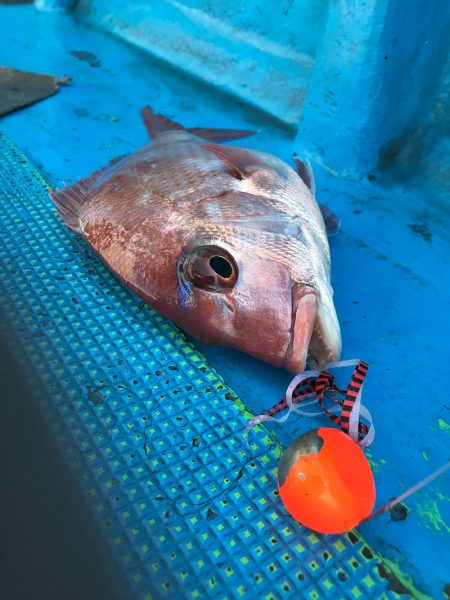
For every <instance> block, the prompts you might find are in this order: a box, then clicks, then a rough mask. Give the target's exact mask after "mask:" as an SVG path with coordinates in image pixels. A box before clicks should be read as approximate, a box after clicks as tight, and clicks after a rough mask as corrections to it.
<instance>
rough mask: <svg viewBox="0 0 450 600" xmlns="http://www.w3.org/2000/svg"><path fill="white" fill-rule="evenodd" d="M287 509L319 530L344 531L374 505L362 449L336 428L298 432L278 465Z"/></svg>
mask: <svg viewBox="0 0 450 600" xmlns="http://www.w3.org/2000/svg"><path fill="white" fill-rule="evenodd" d="M278 489H279V492H280V496H281V500H282V502H283V504H284V506H285V508H286V510H287V511H288V512H289V513H290V514H291V515H292V516H293V517H294V519H296V520H297V521H299V522H300V523H301V524H302V525H305V526H306V527H309V528H310V529H312V530H314V531H317V532H319V533H329V534H337V533H344V532H345V531H348V530H349V529H352V528H353V527H355V526H356V525H359V523H361V521H362V520H363V519H365V518H366V517H368V516H369V514H370V513H371V511H372V509H373V506H374V504H375V483H374V480H373V474H372V470H371V468H370V465H369V463H368V461H367V459H366V457H365V456H364V454H363V451H362V450H361V448H360V447H359V446H358V444H356V442H354V441H353V440H352V439H351V438H350V437H349V436H348V435H347V434H345V433H343V432H342V431H340V430H338V429H332V428H329V427H321V428H320V429H314V430H312V431H309V432H308V433H305V434H303V435H301V436H300V437H298V438H297V439H296V440H295V441H294V442H293V443H292V444H291V445H290V446H289V447H288V448H287V450H286V451H285V453H284V455H283V456H282V458H281V460H280V464H279V466H278Z"/></svg>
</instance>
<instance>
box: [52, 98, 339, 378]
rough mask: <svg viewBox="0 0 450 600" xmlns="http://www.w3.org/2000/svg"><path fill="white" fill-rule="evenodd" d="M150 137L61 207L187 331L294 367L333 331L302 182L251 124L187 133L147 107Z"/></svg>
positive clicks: (330, 349)
mask: <svg viewBox="0 0 450 600" xmlns="http://www.w3.org/2000/svg"><path fill="white" fill-rule="evenodd" d="M143 117H144V122H145V124H146V126H147V129H148V130H149V133H150V134H151V135H152V136H153V140H152V141H151V142H150V143H149V144H147V145H145V146H144V147H143V148H141V149H140V150H138V151H136V152H134V153H133V154H130V155H127V156H124V157H121V158H117V159H114V160H113V161H112V162H111V163H110V164H109V165H108V166H106V167H104V168H103V169H100V170H99V171H97V172H95V173H94V174H93V175H91V176H90V177H89V178H87V179H84V180H80V181H79V182H78V183H75V184H74V185H72V186H71V187H67V188H65V189H57V190H55V191H50V196H51V198H52V200H53V202H54V204H55V206H56V209H57V212H58V214H59V215H60V216H61V217H62V218H63V220H64V221H65V223H66V224H67V225H68V226H69V227H70V228H71V229H73V230H75V231H77V232H79V233H81V234H82V235H83V236H84V238H85V239H86V241H87V242H88V243H89V244H90V245H91V246H92V248H93V249H94V250H95V252H96V253H97V254H98V255H99V256H100V257H101V258H102V260H103V261H104V262H105V263H106V264H107V266H108V267H109V268H110V269H111V270H112V271H113V273H114V274H115V275H116V276H117V277H119V278H120V279H121V280H122V281H123V282H124V283H125V285H126V286H128V287H129V288H130V289H132V290H133V291H134V292H135V293H136V294H137V295H138V296H140V297H141V298H142V299H143V300H144V301H145V302H147V303H148V304H149V305H151V306H152V307H153V308H154V309H155V310H157V311H159V312H160V313H162V314H163V315H165V316H166V317H167V318H169V319H171V320H173V321H174V322H175V323H176V324H178V325H179V326H180V327H181V328H182V329H184V330H185V331H186V332H188V333H190V334H191V335H192V336H194V337H195V338H197V339H199V340H201V341H203V342H207V343H210V344H220V345H227V346H232V347H234V348H237V349H239V350H241V351H243V352H246V353H248V354H250V355H252V356H254V357H256V358H258V359H261V360H263V361H266V362H268V363H270V364H272V365H275V366H279V367H284V368H286V369H288V370H289V371H293V372H301V371H303V370H304V368H305V365H306V362H307V361H308V363H309V364H311V365H313V366H319V365H322V364H324V363H327V362H331V361H334V360H337V359H338V358H339V356H340V350H341V337H340V330H339V324H338V320H337V316H336V312H335V309H334V304H333V291H332V288H331V285H330V252H329V246H328V240H327V236H326V231H325V226H324V221H323V218H322V216H321V213H320V210H319V207H318V205H317V203H316V201H315V199H314V196H313V194H312V192H311V190H310V189H309V187H308V186H307V185H306V184H305V183H304V181H303V180H302V179H301V178H300V177H299V176H298V174H297V173H296V172H295V171H294V170H293V169H292V168H291V167H289V166H288V165H287V164H286V163H284V162H283V161H281V160H279V159H278V158H276V157H275V156H272V155H270V154H267V153H265V152H259V151H256V150H249V149H245V148H241V147H235V146H220V145H219V144H217V143H216V142H217V141H219V140H226V141H228V140H231V139H236V138H240V137H244V136H246V135H250V134H251V133H252V132H249V131H236V130H211V129H200V128H196V129H194V130H187V129H184V128H183V127H182V126H181V125H179V124H178V123H174V122H173V121H170V120H169V119H167V118H165V117H163V116H162V115H156V114H155V113H154V112H153V111H152V110H151V109H150V108H148V107H146V108H145V109H144V110H143Z"/></svg>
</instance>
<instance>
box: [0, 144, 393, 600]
mask: <svg viewBox="0 0 450 600" xmlns="http://www.w3.org/2000/svg"><path fill="white" fill-rule="evenodd" d="M46 190H47V184H46V182H45V180H44V179H43V178H42V176H41V175H40V174H39V172H38V171H37V170H36V169H35V168H34V167H33V166H32V165H31V164H30V163H29V162H28V160H27V159H26V157H25V156H24V155H23V154H22V153H21V152H20V151H19V150H18V149H17V148H16V147H15V146H14V145H13V144H12V143H11V142H10V141H8V139H7V138H6V137H4V136H2V135H1V134H0V201H1V209H2V215H3V216H2V225H1V229H2V235H1V246H0V259H1V270H2V276H1V286H2V290H1V301H2V308H3V310H4V311H5V313H6V315H7V317H8V322H9V326H10V327H12V328H13V331H14V335H15V337H16V339H17V341H18V342H19V344H20V347H21V351H22V353H23V356H25V357H26V361H27V363H28V364H30V365H31V366H32V367H33V370H34V373H35V374H36V376H37V377H38V378H39V380H40V382H41V384H43V385H44V386H45V389H46V390H47V392H48V394H47V395H46V396H45V398H46V400H43V401H42V410H43V412H44V413H45V414H46V416H47V418H48V420H49V422H50V424H51V428H52V431H53V432H54V435H55V437H56V439H57V440H58V441H59V443H60V446H61V449H62V452H63V453H64V455H65V457H66V459H67V461H68V463H69V465H70V467H71V468H72V469H73V471H74V472H75V474H76V476H77V479H78V480H79V482H80V485H81V487H82V489H83V491H84V494H85V497H86V501H87V503H88V505H89V507H90V508H91V510H92V512H93V513H94V514H95V515H96V518H97V520H98V521H99V523H100V524H101V527H102V531H103V532H104V536H105V539H106V540H107V542H108V544H109V546H110V547H111V548H112V550H113V552H114V555H115V556H116V557H117V560H118V563H119V564H120V565H121V570H122V571H123V573H124V575H125V576H126V579H127V582H128V585H129V587H130V590H131V592H132V595H133V596H136V597H139V598H144V599H146V600H147V599H150V598H160V597H167V598H180V597H183V598H209V597H214V598H240V597H255V596H257V597H259V598H267V599H269V598H274V599H275V598H284V597H286V598H299V597H300V596H301V597H304V598H311V599H318V598H323V597H330V598H331V597H333V598H337V597H339V598H359V597H361V596H366V597H367V596H370V597H373V598H390V597H395V598H398V597H399V596H398V595H397V594H394V593H393V592H392V591H389V590H388V585H389V581H388V580H387V579H386V578H385V577H382V576H381V575H380V571H379V568H380V567H379V565H380V559H379V557H377V556H374V554H373V553H372V551H371V550H370V548H369V547H368V546H367V545H366V544H365V542H364V540H363V539H362V538H361V537H360V536H359V535H358V534H357V533H356V532H351V533H349V534H347V535H343V536H320V535H316V534H314V533H312V532H310V531H308V530H306V529H304V528H302V527H301V526H300V525H298V524H296V523H295V522H294V521H293V520H292V519H291V518H290V517H289V516H288V515H287V514H286V513H285V511H284V510H283V507H282V505H281V503H280V501H279V498H278V492H277V489H276V467H277V462H278V459H279V457H280V455H281V451H282V450H281V448H280V446H279V445H278V444H277V443H276V441H275V440H274V439H273V438H272V437H271V436H270V435H269V433H268V432H267V431H266V430H265V429H264V428H256V429H255V430H254V432H252V435H251V449H250V450H247V449H246V447H245V445H244V442H243V439H242V431H243V428H244V426H245V423H246V420H247V419H248V418H249V417H250V416H251V415H250V413H249V412H248V411H247V410H246V408H245V406H244V404H243V403H242V402H241V401H240V400H239V399H238V398H236V396H235V395H234V393H233V392H232V390H230V389H229V388H228V387H227V386H226V385H225V384H224V382H223V380H222V378H221V377H220V375H218V374H217V373H216V372H215V371H214V370H212V369H211V368H210V367H209V366H208V364H207V363H206V361H205V359H204V358H203V357H202V356H201V355H200V354H199V353H198V352H197V351H196V349H195V348H194V347H193V346H192V345H191V344H190V343H189V342H187V340H186V339H185V337H184V335H183V334H182V332H180V331H179V330H178V329H177V328H176V327H175V326H174V325H172V324H171V323H169V322H167V321H166V320H165V319H163V318H162V317H161V316H159V315H158V314H157V313H155V312H154V311H152V310H151V309H149V308H148V307H145V306H143V304H142V303H141V302H140V301H139V299H137V298H136V297H135V296H134V295H132V294H131V293H130V292H129V291H127V290H126V289H125V288H124V287H123V286H122V285H121V284H120V283H119V282H118V281H117V280H116V279H115V278H114V277H113V276H112V275H111V274H110V273H109V272H108V270H107V269H106V268H105V267H104V266H103V265H102V264H101V263H100V261H99V260H98V258H97V257H96V256H95V255H94V254H93V253H92V252H91V250H90V249H89V248H88V247H87V245H86V244H85V243H84V241H83V240H82V239H81V238H80V236H77V235H75V234H73V232H70V231H69V230H67V229H66V228H65V227H64V225H63V224H62V222H60V221H59V219H58V218H57V216H56V214H55V213H54V211H53V207H52V205H51V202H50V201H49V199H48V196H47V191H46Z"/></svg>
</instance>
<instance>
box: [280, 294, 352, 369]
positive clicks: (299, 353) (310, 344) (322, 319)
mask: <svg viewBox="0 0 450 600" xmlns="http://www.w3.org/2000/svg"><path fill="white" fill-rule="evenodd" d="M341 345H342V344H341V333H340V327H339V322H338V320H337V316H336V312H335V309H334V304H333V302H332V291H331V289H330V295H329V296H328V294H327V293H325V298H322V294H321V293H320V292H319V291H318V290H317V289H316V288H315V287H313V286H310V285H306V284H295V285H294V286H293V288H292V323H291V336H290V343H289V347H288V349H287V352H286V360H285V363H284V367H285V369H287V370H288V371H291V372H293V373H301V372H303V371H304V370H305V367H306V364H307V363H308V364H309V366H311V367H312V368H314V369H318V368H321V367H322V366H323V365H325V364H327V363H331V362H335V361H337V360H339V358H340V355H341Z"/></svg>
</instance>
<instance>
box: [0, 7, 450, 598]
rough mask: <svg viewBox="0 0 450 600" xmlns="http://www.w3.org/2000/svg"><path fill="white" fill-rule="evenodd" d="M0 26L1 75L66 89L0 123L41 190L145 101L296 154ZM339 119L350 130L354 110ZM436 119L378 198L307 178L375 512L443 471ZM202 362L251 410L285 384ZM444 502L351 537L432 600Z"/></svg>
mask: <svg viewBox="0 0 450 600" xmlns="http://www.w3.org/2000/svg"><path fill="white" fill-rule="evenodd" d="M0 23H1V25H0V28H1V29H2V31H3V32H4V33H3V37H2V44H4V46H3V47H2V57H3V62H4V64H8V65H9V66H14V67H19V68H23V69H29V70H36V71H41V72H49V73H53V74H56V75H60V76H61V75H65V74H67V75H71V76H73V78H74V80H73V84H72V85H71V86H70V87H67V88H62V89H61V91H60V93H59V94H58V95H56V96H55V97H53V98H50V99H48V100H46V101H45V102H42V103H40V104H37V105H35V106H33V107H30V108H29V109H26V110H23V111H21V112H18V113H16V114H13V115H10V116H8V117H6V118H3V119H2V121H1V129H2V130H3V131H5V133H7V134H8V135H9V136H10V137H12V138H13V139H14V140H15V141H16V142H17V143H18V144H19V145H20V146H21V147H22V148H24V149H25V151H26V152H27V153H28V154H29V155H30V156H31V157H32V159H33V160H34V161H35V162H36V163H37V164H38V166H39V167H40V168H41V169H42V170H43V171H44V173H45V174H46V175H47V176H48V177H49V178H50V179H51V181H52V182H55V183H59V182H60V181H61V180H70V179H74V178H77V177H79V176H83V175H87V174H89V173H90V172H91V171H92V170H94V169H95V168H97V167H99V166H101V165H103V164H105V163H106V162H107V161H108V160H109V159H110V158H112V157H113V156H116V155H120V154H123V153H124V152H127V151H130V150H134V149H135V148H137V147H138V146H139V145H141V144H143V143H144V142H145V141H146V135H145V131H144V129H143V127H142V126H141V123H140V121H139V110H140V108H141V107H142V106H143V105H144V104H146V103H150V104H153V105H154V106H155V108H156V109H157V110H158V111H161V112H165V113H166V114H168V115H169V116H173V117H175V118H176V119H177V120H179V121H181V122H183V123H184V124H186V125H187V126H194V125H206V126H207V125H211V124H213V125H215V126H223V127H225V126H228V127H230V126H235V127H248V126H249V124H251V125H252V126H254V127H256V128H258V129H259V130H260V133H259V135H258V136H255V138H253V139H250V140H249V141H248V145H249V146H252V147H257V148H261V149H264V150H268V151H271V152H272V153H274V154H276V155H278V156H280V157H282V158H284V159H285V160H290V155H291V153H292V151H293V149H294V147H295V148H297V149H299V147H298V141H297V143H296V144H294V139H293V136H292V135H289V134H288V133H285V132H283V131H282V130H278V129H276V128H275V127H273V126H271V125H269V124H267V122H265V121H264V120H262V119H261V118H260V117H258V116H257V115H255V114H252V112H251V111H248V110H246V109H245V108H243V107H241V106H239V105H238V104H236V103H233V102H231V101H230V100H228V99H226V98H224V97H220V96H217V95H215V94H214V93H213V92H211V91H210V90H209V89H208V88H203V87H201V86H193V84H192V83H191V82H189V81H185V80H183V79H182V78H180V76H179V75H178V74H173V73H171V72H170V71H169V70H168V69H167V68H163V67H162V66H161V65H160V64H158V63H156V62H154V61H152V60H150V59H148V58H147V57H146V56H145V55H143V54H141V53H140V52H138V51H136V50H134V49H133V48H131V47H129V46H125V45H123V44H121V43H119V42H117V41H116V40H114V39H111V38H109V37H108V36H105V35H103V34H101V33H97V32H95V31H92V30H86V29H83V28H81V26H80V25H76V24H75V23H73V21H71V20H69V19H68V18H64V17H60V16H57V15H45V14H42V13H37V12H35V11H34V10H33V9H32V8H31V7H1V19H0ZM19 23H20V28H19V25H18V24H19ZM19 32H20V33H19ZM73 50H84V51H89V52H92V53H94V54H95V55H96V57H97V59H98V60H99V61H100V66H91V63H90V62H89V61H80V60H79V59H78V58H76V57H75V56H74V55H72V54H70V51H73ZM91 62H94V64H95V61H91ZM446 82H448V77H447V79H445V78H443V79H441V83H440V85H439V86H438V88H437V90H436V94H437V96H436V97H437V103H436V104H435V105H436V106H437V104H438V103H440V104H441V105H442V104H443V103H445V102H446V100H447V99H448V94H447V89H448V88H447V87H446ZM318 102H319V99H318ZM320 102H322V103H323V102H324V100H323V98H322V99H321V100H320ZM317 111H318V112H317V114H319V112H320V105H319V106H318V107H317ZM324 111H325V108H324V110H323V112H324ZM353 112H354V113H355V118H358V108H357V106H355V107H354V110H353ZM440 114H441V113H439V112H436V113H435V114H434V117H433V118H434V119H435V121H434V122H435V123H436V124H437V125H439V131H440V136H441V137H439V138H435V139H436V147H435V150H434V151H435V152H436V153H437V158H435V159H434V160H433V161H432V160H431V156H432V155H431V154H430V155H425V156H422V159H421V160H422V162H420V161H419V162H418V163H417V164H418V165H419V167H420V169H421V173H422V174H423V175H422V176H420V174H418V173H417V169H418V168H419V167H417V166H416V163H415V164H414V166H413V167H411V169H412V170H414V173H413V174H411V176H410V177H409V174H408V165H407V164H406V165H403V168H402V169H400V170H399V172H401V174H402V180H399V179H396V178H395V175H396V171H395V170H394V171H393V172H391V175H390V179H389V185H386V187H381V186H380V185H378V183H377V182H376V181H368V180H367V179H366V178H364V179H356V180H353V181H350V180H345V179H339V178H335V177H333V176H332V175H331V174H330V173H329V171H327V170H326V169H321V168H320V167H317V173H316V175H317V181H318V199H319V200H320V201H322V202H325V203H327V204H329V205H330V206H331V207H332V208H333V210H335V211H336V212H337V213H338V214H339V216H340V217H341V219H342V222H343V227H342V232H341V234H340V235H339V236H338V237H336V238H333V239H332V241H331V249H332V260H333V283H334V288H335V294H336V305H337V310H338V314H339V317H340V320H341V324H342V330H343V339H344V352H343V354H344V356H345V357H353V356H359V357H361V358H363V359H365V360H366V361H368V362H369V363H370V365H371V369H370V372H369V378H368V382H367V389H366V394H365V403H366V404H367V405H368V407H369V408H370V410H371V412H372V414H373V416H374V419H375V423H376V425H377V439H376V442H375V444H374V446H373V448H372V450H371V453H370V454H371V456H372V459H373V463H374V469H375V477H376V483H377V487H378V498H379V502H380V503H381V502H385V501H387V500H388V499H389V498H391V497H392V496H394V495H396V494H397V493H399V492H401V491H403V490H404V489H406V488H407V487H408V486H409V485H412V484H413V483H415V482H416V481H417V479H419V478H421V477H423V476H425V475H426V474H428V473H429V472H430V471H431V470H433V469H434V468H436V467H438V466H439V465H440V464H441V463H443V462H444V461H445V460H446V459H448V423H449V421H450V416H449V408H448V401H447V399H446V397H445V393H446V390H445V386H444V377H443V373H447V374H448V351H447V337H448V330H447V328H446V325H447V322H448V309H449V295H448V286H447V280H448V268H447V256H448V241H449V240H448V238H449V234H448V216H447V210H448V191H447V190H445V189H444V188H443V187H439V185H438V184H439V183H446V182H445V178H444V176H443V172H442V170H441V169H440V167H439V164H440V161H441V160H442V149H443V148H444V149H445V148H446V147H448V146H446V144H447V142H446V139H445V137H444V134H445V133H447V134H448V123H447V129H445V127H443V124H445V123H446V121H445V117H442V116H439V115H440ZM305 118H306V113H305ZM430 118H431V116H430ZM311 122H313V121H311ZM328 126H329V123H327V122H324V124H323V128H324V130H322V129H321V127H320V126H319V125H318V124H317V126H316V128H312V129H311V132H310V135H311V138H312V137H313V135H314V134H316V135H317V136H322V139H323V150H324V152H325V151H326V152H330V153H334V154H336V148H338V149H339V152H340V155H341V156H342V159H341V160H342V162H344V157H346V156H347V157H349V160H351V159H352V157H353V156H354V147H353V146H352V145H351V144H350V142H348V144H347V143H346V144H343V143H339V144H338V143H337V141H336V140H334V138H332V139H330V138H329V137H328V136H327V135H325V132H326V131H327V128H328ZM428 143H429V144H430V143H431V142H428ZM307 149H308V148H307ZM319 158H320V157H319ZM321 162H324V163H325V164H327V162H326V161H323V160H321ZM327 166H328V165H327ZM432 166H434V171H432V170H431V167H432ZM405 177H408V184H407V185H406V184H405V183H404V181H405ZM446 203H447V206H446ZM203 350H204V352H205V354H206V356H207V358H208V359H209V360H210V362H211V363H212V364H213V365H214V366H215V367H216V368H217V369H218V371H219V372H220V373H221V374H222V375H223V376H224V377H225V380H226V381H227V383H229V384H230V385H231V387H232V388H234V389H235V390H236V392H237V393H238V394H239V395H240V396H241V398H242V399H243V400H244V402H245V403H246V404H247V405H248V406H249V408H250V409H251V410H252V411H253V412H260V411H261V410H263V408H266V407H268V406H270V405H272V404H273V403H274V402H276V401H277V400H278V399H279V398H280V396H281V395H282V393H283V391H284V389H285V387H286V385H287V383H288V382H289V379H290V377H289V375H287V374H286V373H284V372H282V371H278V370H275V369H271V368H269V367H267V366H265V365H263V364H261V363H257V362H256V361H253V360H252V359H250V358H248V357H244V356H242V355H240V354H238V353H236V352H234V351H231V350H224V349H216V348H203ZM314 423H315V424H316V423H317V421H314ZM310 426H311V423H309V422H307V423H305V422H304V420H300V419H297V420H295V419H292V421H291V420H290V421H288V423H287V424H286V425H285V426H278V427H274V430H275V429H276V434H277V436H278V437H279V439H280V440H281V441H282V442H283V444H285V445H286V444H287V443H289V441H291V440H292V439H293V437H294V436H296V435H297V434H298V433H299V432H300V431H304V430H306V429H308V428H309V427H310ZM448 490H449V483H448V477H447V478H442V479H441V480H439V481H437V482H436V483H434V484H432V485H431V486H429V487H428V488H427V489H426V490H424V491H423V492H420V493H419V494H417V495H416V496H415V497H414V498H413V499H412V500H411V501H410V502H409V503H408V504H409V508H410V513H409V516H408V519H407V521H405V522H389V518H388V517H387V516H383V517H380V518H379V519H377V520H375V521H373V522H371V523H368V524H366V525H365V526H363V527H361V528H360V532H361V534H362V535H364V537H365V538H366V539H367V540H368V541H369V542H370V543H371V544H372V546H373V547H375V549H377V550H378V551H380V552H382V553H383V554H385V555H386V556H388V557H389V558H391V559H393V560H396V561H398V562H399V564H400V567H401V569H402V570H403V571H404V572H407V573H410V574H411V575H412V576H413V578H414V581H415V583H416V585H417V587H418V588H419V589H421V590H423V591H424V592H426V593H428V594H429V595H431V596H432V597H436V598H439V597H442V594H443V592H442V590H443V586H444V584H445V583H447V578H448V564H449V561H450V550H449V544H448V533H449V530H448V528H449V523H450V509H449V501H448V496H449V492H448Z"/></svg>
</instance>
